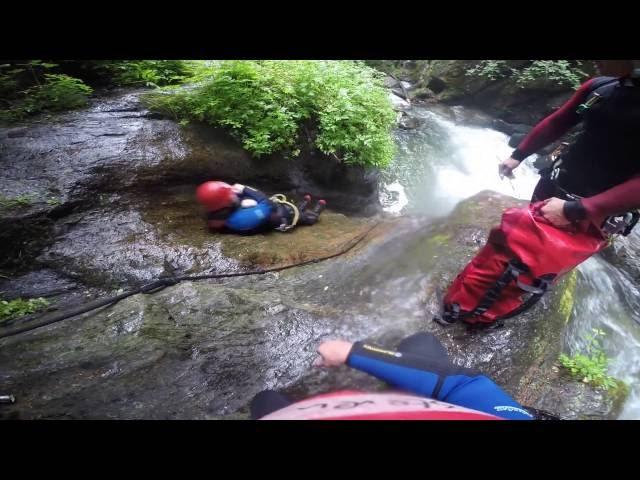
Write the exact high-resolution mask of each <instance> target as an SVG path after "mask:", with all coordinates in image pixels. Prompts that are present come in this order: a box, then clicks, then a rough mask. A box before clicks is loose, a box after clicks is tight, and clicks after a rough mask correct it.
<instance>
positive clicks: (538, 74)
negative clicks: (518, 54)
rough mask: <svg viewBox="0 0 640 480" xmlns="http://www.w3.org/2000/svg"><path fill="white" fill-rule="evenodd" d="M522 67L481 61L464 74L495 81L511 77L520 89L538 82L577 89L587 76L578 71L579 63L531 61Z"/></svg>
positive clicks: (501, 62)
mask: <svg viewBox="0 0 640 480" xmlns="http://www.w3.org/2000/svg"><path fill="white" fill-rule="evenodd" d="M530 62H531V63H529V64H528V65H526V66H524V67H519V68H513V67H511V66H510V65H509V62H508V61H506V60H482V61H480V62H479V63H478V64H477V65H476V66H475V67H473V68H470V69H468V70H467V72H466V74H467V75H470V76H478V77H484V78H488V79H490V80H497V79H500V78H506V77H511V78H513V79H514V80H515V82H516V84H517V85H518V86H520V87H521V88H526V87H530V86H532V85H534V84H536V83H538V82H540V81H542V82H550V83H553V84H557V85H568V86H571V87H573V88H574V89H577V88H578V87H579V86H580V83H581V81H582V80H583V79H584V78H585V77H586V76H587V74H586V73H585V72H583V71H582V70H581V69H580V62H579V61H569V60H531V61H530Z"/></svg>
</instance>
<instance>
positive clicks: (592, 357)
mask: <svg viewBox="0 0 640 480" xmlns="http://www.w3.org/2000/svg"><path fill="white" fill-rule="evenodd" d="M592 331H593V334H591V335H589V336H588V337H587V347H586V352H585V353H578V354H576V355H574V356H572V357H569V356H568V355H566V354H564V353H563V354H561V355H560V356H559V358H558V360H559V361H560V364H561V365H562V366H563V367H564V368H566V369H567V370H568V371H569V373H570V374H571V375H572V376H573V377H575V378H577V379H580V380H581V381H583V382H584V383H589V384H592V385H594V386H597V387H603V388H605V389H607V390H611V389H615V388H618V387H619V383H621V382H619V380H617V379H615V378H613V377H610V376H609V375H607V368H608V366H609V359H608V358H607V355H606V354H605V353H604V351H603V350H602V345H601V344H600V341H599V340H598V337H599V336H604V335H605V333H604V332H603V331H602V330H599V329H597V328H593V329H592Z"/></svg>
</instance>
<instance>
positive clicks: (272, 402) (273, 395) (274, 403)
mask: <svg viewBox="0 0 640 480" xmlns="http://www.w3.org/2000/svg"><path fill="white" fill-rule="evenodd" d="M292 403H293V402H292V401H291V400H289V398H287V396H286V395H283V394H282V393H280V392H276V391H275V390H263V391H261V392H259V393H258V394H256V396H255V397H253V400H251V406H250V410H251V414H250V417H251V420H258V419H259V418H262V417H264V416H265V415H269V414H270V413H273V412H275V411H276V410H280V409H281V408H284V407H288V406H289V405H291V404H292Z"/></svg>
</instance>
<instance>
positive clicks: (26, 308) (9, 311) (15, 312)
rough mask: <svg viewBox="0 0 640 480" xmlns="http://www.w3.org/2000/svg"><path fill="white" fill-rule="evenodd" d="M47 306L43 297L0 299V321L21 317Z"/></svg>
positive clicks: (47, 303)
mask: <svg viewBox="0 0 640 480" xmlns="http://www.w3.org/2000/svg"><path fill="white" fill-rule="evenodd" d="M48 306H49V301H48V300H47V299H45V298H41V297H40V298H31V299H29V300H23V299H21V298H17V299H15V300H11V301H7V300H2V301H0V323H2V322H6V321H8V320H12V319H14V318H18V317H22V316H24V315H28V314H30V313H35V312H37V311H39V310H42V309H43V308H45V307H48Z"/></svg>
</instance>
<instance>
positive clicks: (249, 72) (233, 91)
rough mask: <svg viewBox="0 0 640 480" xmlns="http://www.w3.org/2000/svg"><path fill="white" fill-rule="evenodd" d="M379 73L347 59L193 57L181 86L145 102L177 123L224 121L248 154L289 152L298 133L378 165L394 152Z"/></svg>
mask: <svg viewBox="0 0 640 480" xmlns="http://www.w3.org/2000/svg"><path fill="white" fill-rule="evenodd" d="M381 76H382V75H381V74H380V73H379V72H377V71H375V70H374V69H372V68H370V67H367V66H366V65H364V64H362V63H360V62H353V61H302V60H301V61H291V60H288V61H270V60H264V61H248V60H233V61H219V62H201V63H199V64H198V65H197V66H194V68H193V75H192V81H193V82H194V83H193V85H191V86H190V87H189V88H181V89H175V88H174V89H168V90H167V89H165V90H163V91H162V92H160V93H156V94H151V95H148V96H147V98H146V102H147V104H148V105H149V106H150V107H151V108H154V109H157V110H160V111H162V112H165V113H167V114H170V115H172V116H173V117H174V118H176V120H178V121H180V122H181V123H182V124H184V123H185V122H186V121H188V120H199V121H203V122H206V123H209V124H212V125H217V126H222V127H226V128H229V129H230V130H231V133H232V134H233V135H234V136H236V137H237V138H238V139H239V140H240V141H241V142H242V143H243V146H244V147H245V148H246V149H247V150H248V151H249V152H251V153H252V154H253V155H255V156H261V155H267V154H271V153H274V152H276V151H284V152H285V153H287V154H290V155H293V156H296V155H297V154H298V153H299V151H300V147H301V141H304V140H303V138H306V140H307V141H313V142H314V143H315V146H316V147H317V148H319V149H320V150H321V151H322V152H324V153H325V154H332V155H334V156H336V157H337V158H339V159H340V160H341V161H344V162H345V163H347V164H358V165H371V166H384V165H386V164H388V163H389V161H390V160H391V158H392V157H393V154H394V142H393V138H392V136H391V129H392V127H393V126H394V124H395V113H394V111H393V109H392V106H391V103H390V101H389V99H388V97H387V92H386V90H385V89H384V87H383V85H382V80H381ZM303 132H304V133H305V134H306V135H305V137H302V133H303Z"/></svg>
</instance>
